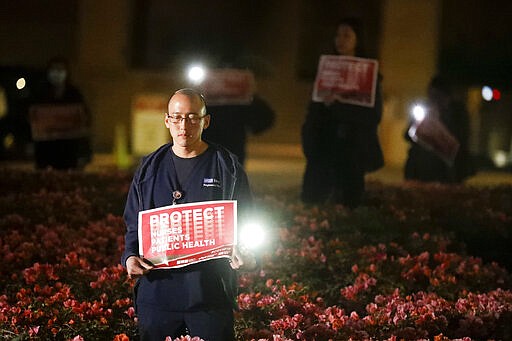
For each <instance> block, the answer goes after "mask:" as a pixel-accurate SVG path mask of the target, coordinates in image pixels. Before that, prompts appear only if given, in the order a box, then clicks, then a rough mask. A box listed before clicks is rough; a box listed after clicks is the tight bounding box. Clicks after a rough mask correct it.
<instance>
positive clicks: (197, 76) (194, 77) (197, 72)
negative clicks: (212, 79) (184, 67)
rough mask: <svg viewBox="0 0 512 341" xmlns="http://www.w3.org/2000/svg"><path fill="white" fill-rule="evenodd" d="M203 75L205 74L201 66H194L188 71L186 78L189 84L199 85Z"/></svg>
mask: <svg viewBox="0 0 512 341" xmlns="http://www.w3.org/2000/svg"><path fill="white" fill-rule="evenodd" d="M205 74H206V72H205V70H204V68H203V67H202V66H200V65H194V66H191V67H190V68H189V69H188V73H187V76H188V79H189V80H190V81H191V82H193V83H195V84H199V83H201V82H202V81H203V80H204V76H205Z"/></svg>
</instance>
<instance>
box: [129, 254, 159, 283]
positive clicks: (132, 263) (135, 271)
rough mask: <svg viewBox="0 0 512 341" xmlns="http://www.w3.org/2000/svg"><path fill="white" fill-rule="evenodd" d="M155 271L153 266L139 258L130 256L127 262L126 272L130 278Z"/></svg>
mask: <svg viewBox="0 0 512 341" xmlns="http://www.w3.org/2000/svg"><path fill="white" fill-rule="evenodd" d="M151 269H153V265H152V264H150V263H148V262H147V261H145V260H144V259H142V258H140V257H138V256H130V257H128V259H127V260H126V271H127V272H128V277H129V278H137V277H140V276H143V275H145V274H147V273H148V272H149V270H151Z"/></svg>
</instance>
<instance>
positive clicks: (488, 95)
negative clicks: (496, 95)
mask: <svg viewBox="0 0 512 341" xmlns="http://www.w3.org/2000/svg"><path fill="white" fill-rule="evenodd" d="M482 98H483V99H485V100H486V101H487V102H489V101H490V100H492V88H491V87H490V86H487V85H486V86H483V87H482Z"/></svg>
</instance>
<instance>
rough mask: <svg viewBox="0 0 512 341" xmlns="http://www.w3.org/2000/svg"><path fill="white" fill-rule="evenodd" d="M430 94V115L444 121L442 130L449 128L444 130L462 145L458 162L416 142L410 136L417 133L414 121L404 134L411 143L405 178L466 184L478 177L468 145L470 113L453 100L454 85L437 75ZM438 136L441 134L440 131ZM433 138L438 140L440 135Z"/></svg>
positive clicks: (455, 158) (456, 159) (441, 122)
mask: <svg viewBox="0 0 512 341" xmlns="http://www.w3.org/2000/svg"><path fill="white" fill-rule="evenodd" d="M427 93H428V94H427V95H428V101H427V107H426V108H425V109H426V115H431V116H433V119H435V120H436V121H438V122H440V123H439V124H440V125H442V127H441V128H446V129H444V130H447V133H448V134H451V135H452V136H453V138H454V141H455V142H456V143H458V149H457V152H456V154H455V157H454V159H453V160H450V161H451V162H447V161H446V160H445V159H443V157H442V155H440V154H439V153H436V151H435V150H434V149H432V148H428V146H425V145H421V144H420V143H418V142H420V141H418V142H415V141H414V139H413V138H415V136H411V135H410V134H411V133H413V131H412V130H411V129H410V128H411V127H412V126H413V124H414V122H412V123H411V124H410V125H409V127H408V128H407V130H406V132H405V134H404V137H405V139H406V140H407V141H408V142H409V143H410V144H411V146H410V148H409V151H408V154H407V160H406V163H405V167H404V176H405V179H406V180H417V181H423V182H441V183H460V182H463V181H464V180H465V179H466V178H467V177H468V176H471V175H473V174H475V169H474V165H473V164H472V160H471V157H470V153H469V146H468V143H469V142H468V141H469V117H468V112H467V110H466V108H465V106H464V104H463V103H460V102H458V101H455V100H454V99H453V94H452V89H451V86H450V84H449V82H448V80H446V79H444V78H442V77H439V76H435V77H433V78H432V79H431V81H430V84H429V86H428V91H427ZM425 118H428V117H425ZM425 118H422V120H423V123H424V122H426V120H425ZM420 123H421V122H420ZM434 133H436V132H434ZM437 133H440V131H439V129H438V131H437ZM432 137H433V138H436V135H434V136H432ZM438 139H439V137H438ZM441 141H443V140H441Z"/></svg>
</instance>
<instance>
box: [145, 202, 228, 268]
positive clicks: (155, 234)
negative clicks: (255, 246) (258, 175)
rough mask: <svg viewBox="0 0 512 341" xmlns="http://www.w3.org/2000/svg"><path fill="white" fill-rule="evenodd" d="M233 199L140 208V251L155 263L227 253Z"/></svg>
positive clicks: (165, 264) (179, 262)
mask: <svg viewBox="0 0 512 341" xmlns="http://www.w3.org/2000/svg"><path fill="white" fill-rule="evenodd" d="M235 244H236V201H232V200H229V201H209V202H200V203H193V204H183V205H172V206H165V207H160V208H156V209H151V210H146V211H142V212H139V253H140V254H141V255H142V256H143V257H144V258H146V259H147V260H149V261H150V262H152V263H153V264H154V265H155V266H157V267H166V268H172V267H181V266H185V265H189V264H194V263H198V262H202V261H205V260H208V259H213V258H221V257H230V256H231V254H232V251H233V246H234V245H235Z"/></svg>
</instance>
